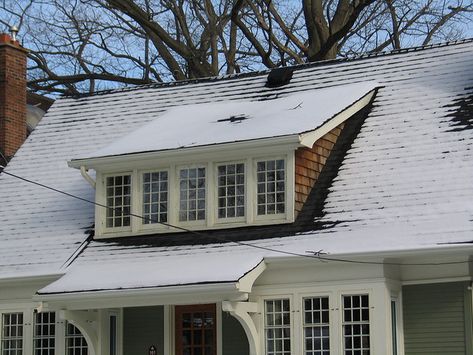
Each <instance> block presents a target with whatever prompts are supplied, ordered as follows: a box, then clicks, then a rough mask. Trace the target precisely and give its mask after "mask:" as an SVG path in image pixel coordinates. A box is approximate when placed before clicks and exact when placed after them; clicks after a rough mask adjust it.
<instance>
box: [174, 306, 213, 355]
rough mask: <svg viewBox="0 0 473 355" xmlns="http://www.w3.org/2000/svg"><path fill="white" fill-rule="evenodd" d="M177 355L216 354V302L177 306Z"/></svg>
mask: <svg viewBox="0 0 473 355" xmlns="http://www.w3.org/2000/svg"><path fill="white" fill-rule="evenodd" d="M175 315H176V317H175V320H176V355H216V353H217V351H216V339H217V333H216V326H217V324H216V323H217V322H216V318H215V304H200V305H192V306H176V307H175Z"/></svg>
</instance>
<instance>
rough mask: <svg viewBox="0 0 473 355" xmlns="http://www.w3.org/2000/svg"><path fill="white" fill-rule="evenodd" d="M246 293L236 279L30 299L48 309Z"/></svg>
mask: <svg viewBox="0 0 473 355" xmlns="http://www.w3.org/2000/svg"><path fill="white" fill-rule="evenodd" d="M247 298H248V294H247V293H245V292H241V291H240V290H239V289H238V283H237V282H225V283H219V284H199V285H186V286H168V287H154V288H143V289H128V290H123V289H117V290H102V291H86V292H70V293H58V294H41V293H38V294H37V295H35V296H34V297H33V301H36V302H43V303H45V304H47V307H48V308H49V309H60V308H66V309H88V308H110V307H111V306H112V305H113V307H125V306H127V307H131V306H144V305H160V304H161V305H163V304H186V303H187V304H188V303H195V302H196V300H201V301H223V300H234V301H238V300H246V299H247Z"/></svg>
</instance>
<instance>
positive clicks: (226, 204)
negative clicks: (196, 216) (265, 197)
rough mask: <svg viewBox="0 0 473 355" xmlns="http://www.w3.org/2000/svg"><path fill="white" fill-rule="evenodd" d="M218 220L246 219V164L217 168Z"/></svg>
mask: <svg viewBox="0 0 473 355" xmlns="http://www.w3.org/2000/svg"><path fill="white" fill-rule="evenodd" d="M217 189H218V218H219V219H221V220H224V219H235V218H239V219H242V218H244V217H245V164H244V163H233V164H223V165H218V166H217Z"/></svg>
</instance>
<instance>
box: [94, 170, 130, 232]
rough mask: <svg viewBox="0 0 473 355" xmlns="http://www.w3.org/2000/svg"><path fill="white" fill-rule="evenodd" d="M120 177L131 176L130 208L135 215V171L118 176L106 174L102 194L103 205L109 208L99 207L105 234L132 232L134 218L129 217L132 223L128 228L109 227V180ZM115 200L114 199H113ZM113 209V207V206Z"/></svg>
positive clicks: (103, 177) (103, 179)
mask: <svg viewBox="0 0 473 355" xmlns="http://www.w3.org/2000/svg"><path fill="white" fill-rule="evenodd" d="M119 176H122V177H124V176H129V177H130V205H129V208H130V213H133V211H134V209H135V206H134V200H135V196H134V195H135V178H134V177H135V176H134V174H133V171H126V172H120V173H116V174H104V175H102V186H101V193H102V196H103V198H102V203H101V204H103V205H105V206H107V208H104V207H98V208H100V209H101V210H100V212H99V215H100V216H101V226H102V230H103V231H104V233H110V232H112V233H118V232H128V231H130V232H131V231H132V226H133V223H134V221H133V219H134V218H133V217H131V216H129V218H130V223H129V225H127V226H120V227H109V226H107V216H108V214H109V213H110V212H108V211H109V209H108V206H109V204H108V201H107V197H108V195H107V188H108V185H107V179H109V178H116V177H119ZM113 198H114V197H113ZM112 207H113V206H112Z"/></svg>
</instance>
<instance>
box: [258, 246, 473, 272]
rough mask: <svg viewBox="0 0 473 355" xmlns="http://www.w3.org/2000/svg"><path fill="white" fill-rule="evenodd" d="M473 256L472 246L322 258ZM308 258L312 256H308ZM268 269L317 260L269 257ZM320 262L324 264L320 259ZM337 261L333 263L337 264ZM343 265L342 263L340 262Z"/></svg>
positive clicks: (375, 252) (371, 259)
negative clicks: (272, 266) (280, 265)
mask: <svg viewBox="0 0 473 355" xmlns="http://www.w3.org/2000/svg"><path fill="white" fill-rule="evenodd" d="M472 254H473V244H472V245H465V244H462V245H448V246H445V245H442V246H438V247H432V248H415V249H393V250H387V251H367V252H353V253H340V254H323V255H321V258H324V257H326V258H327V259H330V258H334V259H349V260H355V261H356V260H366V259H367V258H369V261H375V262H376V261H379V262H382V261H383V259H386V258H413V257H447V258H448V257H467V256H470V255H472ZM307 255H308V256H309V255H310V254H307ZM264 260H265V262H266V264H267V266H268V267H270V266H271V265H275V266H276V265H279V264H285V265H289V264H291V265H296V264H298V265H304V264H307V263H313V262H314V261H317V258H316V257H314V258H313V259H311V258H303V257H300V256H283V257H278V256H269V257H265V258H264ZM320 262H324V260H323V259H320ZM336 262H337V261H333V263H336ZM340 263H342V262H340Z"/></svg>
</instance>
